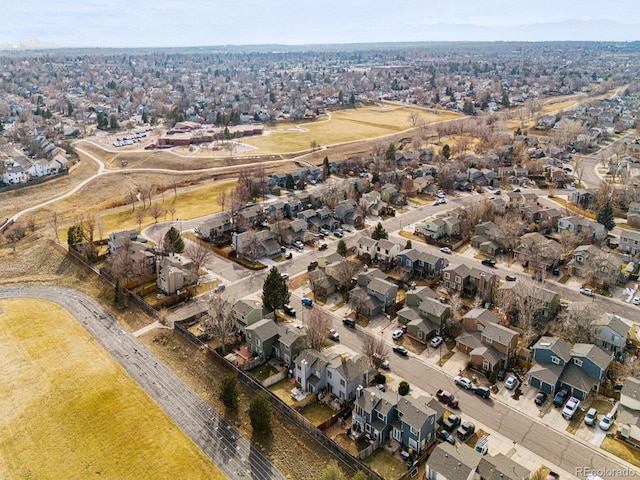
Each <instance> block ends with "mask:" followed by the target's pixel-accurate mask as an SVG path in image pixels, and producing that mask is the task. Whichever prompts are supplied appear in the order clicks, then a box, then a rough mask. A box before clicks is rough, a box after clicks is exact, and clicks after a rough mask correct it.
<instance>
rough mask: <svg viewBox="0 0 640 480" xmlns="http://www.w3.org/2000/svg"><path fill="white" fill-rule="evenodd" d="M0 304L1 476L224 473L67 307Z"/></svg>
mask: <svg viewBox="0 0 640 480" xmlns="http://www.w3.org/2000/svg"><path fill="white" fill-rule="evenodd" d="M0 308H2V310H3V312H4V313H2V314H0V328H1V329H2V332H3V335H2V338H0V345H2V356H1V357H0V368H2V372H3V375H2V377H0V395H1V397H2V402H0V425H1V426H2V428H1V429H0V477H2V478H13V479H33V478H43V479H44V478H110V479H122V478H136V479H140V478H142V479H144V478H148V479H156V478H185V475H186V473H187V472H188V476H189V478H203V479H204V478H215V479H218V478H219V479H223V478H225V477H224V476H223V475H222V473H221V472H220V471H219V470H218V469H217V468H216V467H215V466H214V465H213V464H212V463H211V462H210V461H209V459H208V458H207V457H206V456H205V455H204V454H203V453H202V452H201V451H200V450H199V449H198V447H197V446H196V445H195V444H194V443H192V441H191V440H190V439H189V438H188V437H187V436H186V435H184V433H183V432H182V431H181V430H180V429H179V428H178V427H177V426H176V425H175V424H174V423H173V422H172V421H171V419H170V418H169V417H168V416H167V415H166V414H165V413H164V412H163V411H162V410H161V409H160V407H158V406H157V405H156V404H155V403H154V402H153V401H152V400H151V399H150V398H149V397H148V396H147V394H146V393H145V392H144V391H143V390H142V389H141V388H140V387H139V386H138V385H137V384H136V383H135V382H134V381H133V380H132V379H131V378H130V377H129V376H128V374H127V373H126V372H125V371H124V370H123V369H122V368H121V367H120V366H119V365H118V364H117V363H116V362H115V361H114V360H113V359H112V358H111V357H110V356H109V355H108V354H107V353H106V352H105V351H104V350H103V349H102V348H101V347H100V346H99V345H98V344H97V343H96V342H95V341H94V340H93V338H92V337H91V336H90V335H89V334H88V333H87V332H86V331H85V330H84V329H83V328H82V327H81V326H80V325H79V324H78V323H77V322H76V320H75V319H74V318H73V317H72V316H71V315H70V314H69V313H68V312H67V311H66V310H64V309H62V308H61V307H59V306H57V305H55V304H52V303H49V302H45V301H41V300H23V299H11V300H1V301H0ZM34 312H47V315H46V316H45V315H34Z"/></svg>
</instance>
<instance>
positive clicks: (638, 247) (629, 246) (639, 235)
mask: <svg viewBox="0 0 640 480" xmlns="http://www.w3.org/2000/svg"><path fill="white" fill-rule="evenodd" d="M618 249H619V250H620V251H622V252H625V253H627V254H630V255H636V254H637V253H638V252H640V232H636V231H635V230H627V229H626V228H622V229H620V245H619V246H618Z"/></svg>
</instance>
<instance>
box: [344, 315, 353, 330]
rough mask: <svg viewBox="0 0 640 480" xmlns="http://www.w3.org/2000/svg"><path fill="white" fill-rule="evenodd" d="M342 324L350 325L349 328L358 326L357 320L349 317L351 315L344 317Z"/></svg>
mask: <svg viewBox="0 0 640 480" xmlns="http://www.w3.org/2000/svg"><path fill="white" fill-rule="evenodd" d="M342 324H343V325H344V326H345V327H349V328H356V321H355V320H354V319H353V318H349V317H344V318H343V319H342Z"/></svg>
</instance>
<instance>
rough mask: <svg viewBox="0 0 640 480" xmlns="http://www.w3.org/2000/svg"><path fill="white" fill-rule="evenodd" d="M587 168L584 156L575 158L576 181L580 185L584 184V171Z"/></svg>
mask: <svg viewBox="0 0 640 480" xmlns="http://www.w3.org/2000/svg"><path fill="white" fill-rule="evenodd" d="M586 167H587V160H586V158H585V157H583V156H582V155H576V156H575V157H573V173H574V176H575V179H576V180H577V181H578V185H580V184H581V183H582V176H583V175H584V169H585V168H586Z"/></svg>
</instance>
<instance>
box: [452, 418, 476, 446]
mask: <svg viewBox="0 0 640 480" xmlns="http://www.w3.org/2000/svg"><path fill="white" fill-rule="evenodd" d="M475 431H476V426H475V424H473V423H471V422H467V421H464V422H462V423H461V424H460V426H459V427H458V430H457V431H456V433H457V435H458V437H460V440H463V441H464V440H466V439H467V438H469V437H470V436H471V435H473V432H475Z"/></svg>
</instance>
